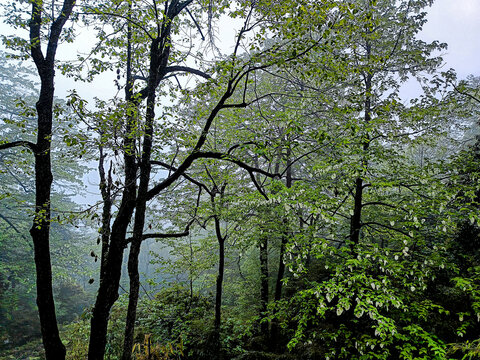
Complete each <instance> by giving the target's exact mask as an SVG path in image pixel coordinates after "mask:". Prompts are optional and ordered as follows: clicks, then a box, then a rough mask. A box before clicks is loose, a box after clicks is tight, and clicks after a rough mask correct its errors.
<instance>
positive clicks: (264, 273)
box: [260, 234, 269, 336]
mask: <svg viewBox="0 0 480 360" xmlns="http://www.w3.org/2000/svg"><path fill="white" fill-rule="evenodd" d="M268 293H269V291H268V237H267V236H266V235H265V234H264V235H262V238H261V239H260V316H261V317H263V316H264V315H265V314H266V313H267V305H268V298H269V294H268ZM260 331H261V332H262V334H263V335H265V336H267V335H268V322H262V323H261V325H260Z"/></svg>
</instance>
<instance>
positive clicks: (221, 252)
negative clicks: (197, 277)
mask: <svg viewBox="0 0 480 360" xmlns="http://www.w3.org/2000/svg"><path fill="white" fill-rule="evenodd" d="M225 188H226V184H224V185H223V186H222V188H221V189H220V191H219V193H217V189H216V188H214V189H213V191H210V202H211V204H212V207H213V211H214V213H215V215H214V217H213V220H214V222H215V235H216V237H217V242H218V273H217V281H216V291H215V321H214V336H215V339H214V340H215V346H216V347H217V354H218V358H219V359H220V358H221V354H220V347H221V346H220V325H221V322H222V292H223V276H224V272H225V241H226V240H227V237H228V235H223V234H222V229H221V227H220V217H219V216H218V212H217V206H216V204H215V197H216V195H218V194H219V195H220V198H223V195H224V192H225Z"/></svg>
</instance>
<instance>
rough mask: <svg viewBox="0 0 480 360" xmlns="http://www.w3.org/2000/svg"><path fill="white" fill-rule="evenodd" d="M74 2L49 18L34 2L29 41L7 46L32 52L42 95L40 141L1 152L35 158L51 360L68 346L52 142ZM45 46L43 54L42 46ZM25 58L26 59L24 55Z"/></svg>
mask: <svg viewBox="0 0 480 360" xmlns="http://www.w3.org/2000/svg"><path fill="white" fill-rule="evenodd" d="M74 5H75V1H73V0H65V1H64V2H63V3H62V7H61V8H52V9H51V11H52V14H55V11H57V15H56V17H55V18H53V17H47V18H46V19H45V17H44V15H45V10H46V9H45V7H44V4H43V2H40V1H32V4H31V6H32V7H31V12H30V19H29V21H28V27H29V29H30V36H29V41H28V42H26V41H25V40H22V39H19V38H13V39H9V38H5V37H4V42H5V43H6V44H7V45H9V44H10V45H12V46H18V45H20V47H23V49H22V50H28V52H29V53H30V56H31V58H32V59H33V61H34V63H35V66H36V68H37V71H38V75H39V77H40V82H41V85H40V95H39V98H38V101H37V104H36V111H37V116H38V118H37V139H36V143H33V142H29V141H23V140H17V141H14V142H10V143H5V144H2V145H0V150H4V149H9V148H12V147H17V146H23V147H25V148H27V149H29V150H30V151H31V152H32V153H33V154H34V156H35V216H34V220H33V225H32V227H31V229H30V234H31V236H32V240H33V246H34V255H35V268H36V279H37V306H38V313H39V315H40V324H41V329H42V340H43V345H44V347H45V354H46V357H47V359H64V358H65V346H64V345H63V344H62V342H61V340H60V336H59V333H58V326H57V319H56V315H55V304H54V300H53V292H52V270H51V260H50V246H49V241H50V215H51V214H50V200H51V199H50V193H51V185H52V181H53V177H52V170H51V154H50V151H51V139H52V135H53V134H52V123H53V98H54V76H55V71H54V67H55V57H56V53H57V47H58V44H59V41H60V38H61V35H62V31H63V28H64V26H65V23H66V22H67V20H68V18H69V17H70V15H71V13H72V10H73V7H74ZM45 20H47V21H48V23H49V24H50V28H49V29H48V32H47V33H46V34H45V33H42V31H44V24H45ZM15 21H16V20H14V21H13V22H14V25H15V26H16V27H17V28H22V27H25V26H26V22H25V21H24V19H21V18H20V19H19V21H18V22H16V23H15ZM44 42H46V44H47V48H46V53H45V54H44V52H43V50H42V48H41V46H42V44H43V43H44ZM22 56H26V54H25V53H23V54H22Z"/></svg>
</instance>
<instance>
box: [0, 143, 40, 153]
mask: <svg viewBox="0 0 480 360" xmlns="http://www.w3.org/2000/svg"><path fill="white" fill-rule="evenodd" d="M19 146H23V147H26V148H27V149H30V150H31V151H32V152H33V153H36V152H37V145H35V144H34V143H32V142H30V141H22V140H20V141H13V142H10V143H5V144H0V150H5V149H11V148H14V147H19Z"/></svg>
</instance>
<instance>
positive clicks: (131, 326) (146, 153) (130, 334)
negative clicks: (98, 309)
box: [122, 40, 159, 360]
mask: <svg viewBox="0 0 480 360" xmlns="http://www.w3.org/2000/svg"><path fill="white" fill-rule="evenodd" d="M158 46H159V41H158V40H157V41H153V42H152V45H151V52H150V71H149V84H148V86H149V88H148V97H147V113H146V118H145V134H144V138H143V152H142V161H141V164H140V184H139V187H138V195H137V203H136V209H135V221H134V226H133V239H132V244H131V246H130V254H129V257H128V275H129V278H130V292H129V296H128V309H127V318H126V322H125V335H124V343H123V354H122V360H130V359H131V356H132V347H133V340H134V339H133V338H134V331H135V318H136V315H137V304H138V296H139V289H140V276H139V273H138V257H139V255H140V249H141V245H142V237H143V228H144V226H145V212H146V207H147V191H148V184H149V182H150V172H151V164H150V157H151V153H152V145H153V121H154V119H155V96H156V91H155V89H156V83H157V71H158V67H159V54H158V50H159V49H158Z"/></svg>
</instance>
